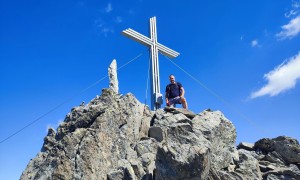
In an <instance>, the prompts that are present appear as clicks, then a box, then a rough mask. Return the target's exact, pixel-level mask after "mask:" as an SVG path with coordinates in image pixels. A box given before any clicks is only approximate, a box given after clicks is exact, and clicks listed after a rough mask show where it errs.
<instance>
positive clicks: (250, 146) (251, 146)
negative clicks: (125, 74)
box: [237, 142, 254, 151]
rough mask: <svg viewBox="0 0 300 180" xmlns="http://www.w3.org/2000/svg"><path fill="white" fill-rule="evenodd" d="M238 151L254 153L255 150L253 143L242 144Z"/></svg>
mask: <svg viewBox="0 0 300 180" xmlns="http://www.w3.org/2000/svg"><path fill="white" fill-rule="evenodd" d="M237 149H245V150H247V151H253V150H254V144H252V143H247V142H241V143H240V144H239V145H238V146H237Z"/></svg>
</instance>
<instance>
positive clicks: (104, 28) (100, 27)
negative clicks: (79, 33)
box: [94, 18, 114, 37]
mask: <svg viewBox="0 0 300 180" xmlns="http://www.w3.org/2000/svg"><path fill="white" fill-rule="evenodd" d="M94 23H95V26H96V28H97V31H98V32H99V33H100V34H102V35H104V36H105V37H107V35H108V34H109V33H114V28H113V27H111V26H108V25H107V23H106V22H105V21H103V19H101V18H99V19H97V20H95V22H94Z"/></svg>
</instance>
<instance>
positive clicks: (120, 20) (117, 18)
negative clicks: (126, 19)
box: [115, 16, 123, 23]
mask: <svg viewBox="0 0 300 180" xmlns="http://www.w3.org/2000/svg"><path fill="white" fill-rule="evenodd" d="M115 22H116V23H121V22H123V18H122V17H121V16H117V17H116V18H115Z"/></svg>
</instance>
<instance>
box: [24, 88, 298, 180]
mask: <svg viewBox="0 0 300 180" xmlns="http://www.w3.org/2000/svg"><path fill="white" fill-rule="evenodd" d="M235 141H236V130H235V127H234V125H233V124H232V123H231V122H230V121H229V120H228V119H226V117H225V116H224V115H223V114H222V113H221V112H220V111H211V110H205V111H203V112H201V113H199V114H195V113H193V112H191V111H188V110H185V109H180V108H165V109H159V110H156V111H155V112H153V111H150V109H149V108H148V107H147V106H145V105H143V104H141V103H140V102H139V101H138V100H137V99H136V98H135V97H134V96H133V95H132V94H126V95H123V96H120V95H119V94H117V93H116V92H115V91H114V90H113V89H112V88H109V89H104V90H103V91H102V95H101V96H97V97H96V98H95V99H93V100H92V101H91V102H89V103H88V104H87V105H80V106H78V107H75V108H72V110H71V112H70V113H69V114H67V116H66V118H65V120H64V122H63V123H61V124H60V126H59V127H58V129H57V130H56V131H55V130H54V129H49V131H48V134H47V136H46V137H45V138H44V144H43V146H42V148H41V152H39V153H38V154H37V156H36V157H35V158H34V159H32V160H31V161H30V162H29V164H28V165H27V167H26V169H25V170H24V172H23V173H22V175H21V178H20V179H22V180H27V179H30V180H31V179H65V180H68V179H70V180H71V179H72V180H73V179H109V180H121V179H122V180H123V179H126V180H127V179H128V180H135V179H143V180H152V179H156V180H157V179H159V180H160V179H167V180H174V179H175V180H176V179H178V180H181V179H185V180H186V179H191V180H196V179H208V180H216V179H222V180H223V179H224V180H227V179H232V180H233V179H241V180H243V179H275V180H276V179H300V171H299V166H300V160H299V159H300V157H299V155H300V153H299V149H300V147H299V143H298V141H297V140H295V139H292V138H289V137H284V136H280V137H278V138H274V139H266V138H265V139H261V140H259V141H258V142H256V143H255V144H249V143H242V144H240V145H239V146H238V149H237V148H236V146H235V144H236V142H235Z"/></svg>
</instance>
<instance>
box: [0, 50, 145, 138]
mask: <svg viewBox="0 0 300 180" xmlns="http://www.w3.org/2000/svg"><path fill="white" fill-rule="evenodd" d="M147 50H148V49H146V50H145V51H143V52H141V53H140V54H139V55H137V56H135V57H134V58H133V59H131V60H130V61H128V62H127V63H125V64H123V65H122V66H120V67H119V68H118V69H117V71H119V70H120V69H122V68H123V67H125V66H127V65H128V64H130V63H131V62H133V61H135V60H136V59H138V58H139V57H141V56H142V55H143V54H144V53H145V52H146V51H147ZM107 77H108V75H106V76H104V77H102V78H101V79H99V80H97V81H96V82H94V83H93V84H91V85H89V86H88V87H86V88H84V89H83V90H81V91H80V92H78V93H76V94H74V95H72V96H71V97H70V98H68V99H67V100H65V101H63V102H61V103H60V104H58V105H56V106H55V107H54V108H52V109H50V110H49V111H47V112H46V113H44V114H43V115H41V116H39V117H38V118H36V119H35V120H33V121H32V122H30V123H28V124H27V125H25V126H24V127H22V128H21V129H19V130H17V131H15V132H14V133H12V134H11V135H9V136H7V137H6V138H4V139H2V140H1V141H0V144H2V143H4V142H5V141H7V140H8V139H10V138H12V137H13V136H15V135H17V134H19V133H20V132H22V131H23V130H24V129H26V128H28V127H29V126H31V125H33V124H34V123H36V122H38V121H39V120H41V119H42V118H43V117H45V116H47V115H48V114H50V113H52V112H53V111H55V110H56V109H58V108H59V107H61V106H62V105H64V104H66V103H68V102H70V101H71V100H73V99H74V98H75V97H77V96H78V95H80V94H83V93H84V92H86V91H87V90H88V89H90V88H92V87H94V86H96V85H97V84H99V83H100V82H101V81H103V80H104V79H106V78H107Z"/></svg>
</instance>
